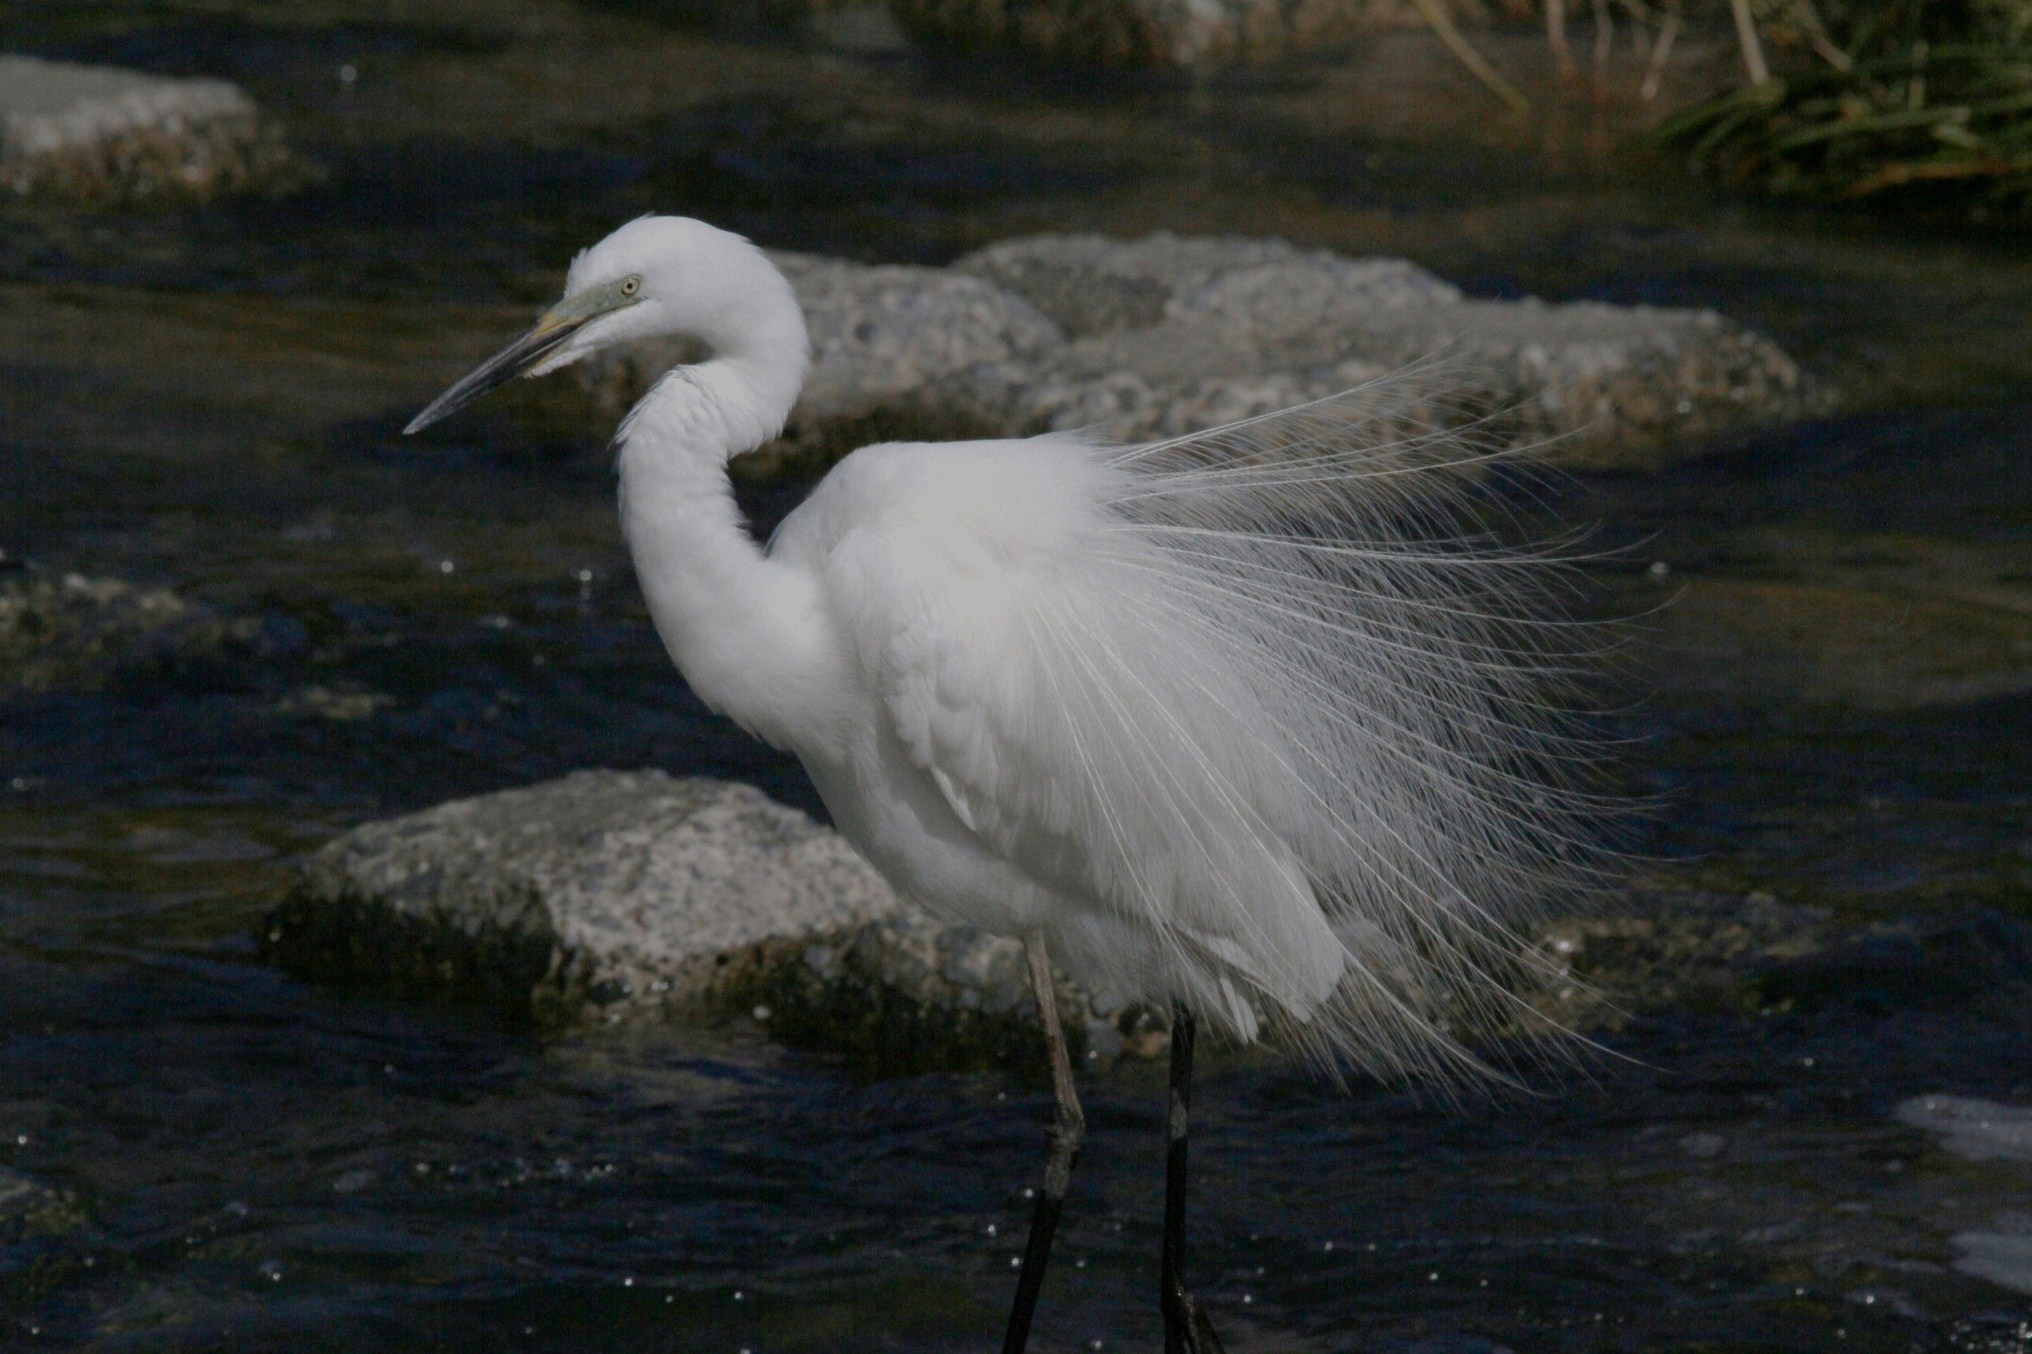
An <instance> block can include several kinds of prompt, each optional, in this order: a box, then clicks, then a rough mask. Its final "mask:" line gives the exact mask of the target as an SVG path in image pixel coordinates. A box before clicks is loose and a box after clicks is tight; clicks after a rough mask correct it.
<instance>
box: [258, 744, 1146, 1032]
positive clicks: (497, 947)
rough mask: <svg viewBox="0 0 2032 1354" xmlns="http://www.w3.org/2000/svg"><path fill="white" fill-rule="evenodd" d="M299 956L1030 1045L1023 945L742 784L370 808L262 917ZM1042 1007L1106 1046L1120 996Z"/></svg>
mask: <svg viewBox="0 0 2032 1354" xmlns="http://www.w3.org/2000/svg"><path fill="white" fill-rule="evenodd" d="M264 944H265V949H266V952H267V953H268V954H269V955H270V956H271V957H272V958H273V959H275V960H276V961H278V962H280V963H281V964H282V965H283V966H284V967H286V968H288V969H290V970H291V971H293V972H296V973H298V974H300V975H303V976H306V977H310V978H313V979H318V980H324V981H336V982H343V983H347V984H352V985H357V986H365V987H369V988H372V989H376V990H382V991H388V992H393V993H399V994H402V995H407V996H417V997H423V998H431V999H441V1000H443V999H449V1000H454V1001H463V1002H467V1003H477V1004H479V1005H482V1006H485V1007H487V1008H489V1009H491V1010H493V1011H494V1012H496V1013H497V1014H499V1015H501V1016H504V1017H506V1018H508V1019H511V1020H517V1021H535V1022H537V1023H540V1024H545V1025H553V1026H557V1025H569V1024H574V1023H582V1022H588V1021H593V1022H599V1021H604V1022H608V1023H619V1022H621V1021H624V1020H631V1021H632V1020H642V1019H659V1018H670V1017H674V1018H685V1017H693V1018H697V1017H704V1018H712V1017H719V1016H727V1015H737V1014H738V1015H746V1016H749V1017H751V1018H753V1019H755V1020H757V1021H758V1022H760V1023H761V1024H763V1025H765V1026H766V1027H767V1028H769V1029H770V1030H771V1031H772V1032H773V1033H775V1034H776V1035H777V1036H778V1037H780V1038H783V1039H785V1040H786V1041H788V1042H792V1043H796V1044H800V1045H805V1046H811V1047H819V1048H824V1049H828V1050H831V1051H834V1052H838V1053H842V1054H845V1055H846V1056H848V1057H849V1058H850V1059H852V1060H854V1061H857V1062H859V1063H861V1064H863V1065H865V1066H867V1067H869V1068H897V1067H912V1068H918V1067H928V1066H959V1065H968V1064H973V1063H984V1062H1001V1061H1008V1060H1012V1059H1028V1058H1032V1057H1034V1056H1035V1054H1036V1048H1037V1040H1038V1038H1039V1035H1038V1034H1037V1027H1036V1022H1035V1017H1034V1012H1033V1009H1032V1002H1031V999H1030V993H1029V986H1028V979H1027V976H1026V969H1025V967H1024V962H1023V954H1022V947H1021V946H1020V945H1019V944H1017V943H1016V942H1015V941H1012V940H1008V939H1005V938H1002V937H997V936H988V935H984V934H981V933H979V932H977V931H974V930H972V929H971V928H968V927H961V926H948V925H944V924H941V923H939V922H936V921H933V920H932V919H930V918H928V917H925V916H923V915H921V914H920V913H918V912H917V911H916V910H914V909H912V908H909V907H907V906H905V905H904V904H903V903H901V902H899V901H898V900H897V898H896V897H895V895H894V894H893V893H892V892H891V891H890V889H889V887H888V885H887V884H886V883H884V881H883V880H882V878H881V876H880V875H878V874H876V873H875V871H874V870H873V868H872V867H870V866H869V865H868V864H867V863H866V862H865V861H863V860H862V859H861V857H860V856H859V854H857V853H856V852H855V851H854V849H853V848H852V847H851V846H849V845H848V844H847V842H846V841H845V839H844V838H842V837H840V836H839V835H838V834H837V833H834V832H832V831H830V830H829V829H827V828H824V827H821V826H819V825H818V824H816V823H814V822H812V821H811V820H810V819H809V818H807V817H805V816H804V815H803V814H801V813H798V812H797V811H796V810H794V809H790V808H786V807H784V806H783V805H781V804H777V803H775V802H774V801H772V800H770V799H769V798H767V797H766V796H765V795H763V794H762V793H761V791H759V790H756V789H753V788H751V787H749V786H745V785H733V784H727V783H724V782H719V781H712V780H703V779H682V780H680V779H673V778H671V777H669V776H666V775H664V774H662V773H661V772H656V771H640V772H619V771H582V772H578V773H576V774H574V775H571V776H568V777H566V778H564V779H562V780H558V781H552V782H549V783H546V784H543V785H537V786H531V787H529V788H527V789H520V790H507V791H502V792H500V793H498V794H491V795H483V796H480V797H478V798H475V799H463V800H456V801H453V802H451V803H447V804H441V805H438V806H437V807H435V808H432V809H427V810H425V811H423V812H421V813H416V814H411V815H409V816H407V817H403V818H396V819H392V820H389V821H386V822H379V823H369V824H367V825H365V826H363V827H360V828H356V829H354V830H353V831H352V832H349V833H347V834H346V835H345V836H343V837H341V838H339V839H338V840H336V841H334V842H332V843H330V844H329V845H327V846H326V847H325V848H324V849H322V850H321V851H319V852H318V853H317V854H316V855H314V856H313V857H312V858H311V859H310V861H309V862H308V864H307V865H306V866H305V868H304V871H303V875H302V878H301V881H300V883H299V884H298V886H297V887H296V889H295V890H294V891H293V892H292V894H291V895H290V897H289V898H288V899H286V900H285V901H284V902H283V904H282V905H281V906H280V907H278V908H277V909H276V911H275V912H274V913H273V914H272V915H271V916H270V918H269V919H268V925H267V930H266V933H265V940H264ZM1061 1006H1062V1007H1063V1008H1064V1009H1065V1010H1066V1011H1067V1014H1068V1016H1069V1017H1070V1016H1071V1015H1072V1013H1073V1012H1079V1017H1078V1018H1077V1019H1070V1022H1069V1023H1070V1024H1071V1025H1072V1026H1073V1028H1074V1030H1075V1031H1076V1032H1078V1031H1081V1030H1085V1029H1086V1028H1087V1027H1088V1026H1089V1024H1091V1025H1092V1026H1093V1030H1092V1034H1093V1038H1092V1039H1091V1040H1090V1041H1089V1042H1090V1043H1091V1044H1092V1045H1093V1046H1094V1047H1095V1048H1096V1049H1097V1050H1099V1051H1103V1052H1106V1053H1108V1054H1110V1055H1111V1054H1112V1053H1113V1052H1115V1051H1118V1049H1119V1047H1120V1046H1121V1044H1122V1042H1123V1038H1124V1033H1125V1032H1126V1035H1127V1036H1130V1037H1133V1036H1136V1035H1137V1034H1139V1033H1140V1032H1141V1030H1140V1027H1139V1025H1138V1023H1137V1022H1138V1019H1139V1017H1138V1014H1137V1013H1134V1012H1110V1013H1107V1015H1108V1017H1110V1018H1109V1019H1103V1018H1102V1017H1101V1016H1100V1015H1098V1014H1097V1013H1095V1012H1093V1011H1092V1010H1090V1009H1087V1008H1086V1004H1085V1003H1084V1000H1083V999H1082V998H1080V997H1079V996H1078V994H1076V993H1074V992H1072V991H1070V990H1069V989H1068V990H1067V991H1065V992H1063V993H1062V994H1061Z"/></svg>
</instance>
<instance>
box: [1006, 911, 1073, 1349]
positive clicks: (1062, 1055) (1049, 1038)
mask: <svg viewBox="0 0 2032 1354" xmlns="http://www.w3.org/2000/svg"><path fill="white" fill-rule="evenodd" d="M1023 953H1024V956H1025V957H1026V958H1028V959H1029V961H1030V987H1031V990H1032V991H1034V992H1035V993H1036V994H1037V1018H1038V1019H1039V1020H1040V1021H1042V1022H1043V1024H1044V1043H1045V1049H1046V1051H1047V1052H1048V1053H1049V1054H1050V1057H1051V1096H1052V1100H1053V1102H1054V1105H1055V1109H1054V1110H1053V1113H1052V1119H1051V1127H1050V1128H1049V1129H1047V1130H1046V1131H1045V1140H1046V1141H1047V1142H1048V1143H1049V1144H1050V1151H1049V1153H1048V1155H1046V1157H1045V1159H1044V1187H1043V1188H1042V1189H1040V1190H1039V1191H1038V1192H1037V1207H1036V1209H1035V1210H1034V1211H1033V1212H1032V1213H1031V1215H1030V1240H1029V1241H1028V1242H1026V1243H1025V1244H1024V1247H1023V1270H1022V1272H1021V1274H1020V1275H1018V1277H1017V1279H1016V1301H1015V1304H1014V1305H1013V1306H1012V1307H1011V1308H1010V1309H1009V1329H1008V1332H1007V1334H1005V1335H1004V1336H1003V1337H1002V1354H1023V1347H1024V1346H1025V1345H1026V1344H1028V1343H1029V1340H1030V1318H1031V1316H1032V1314H1033V1313H1034V1312H1035V1311H1036V1309H1037V1292H1038V1290H1039V1289H1040V1288H1042V1287H1043V1286H1044V1267H1045V1265H1046V1263H1047V1262H1049V1261H1050V1259H1051V1238H1052V1235H1053V1234H1054V1233H1056V1232H1057V1231H1058V1215H1059V1212H1060V1210H1061V1209H1063V1208H1064V1206H1065V1190H1066V1186H1067V1185H1068V1184H1070V1183H1071V1181H1072V1168H1073V1163H1074V1162H1076V1161H1078V1160H1079V1149H1080V1143H1081V1141H1082V1140H1083V1139H1085V1137H1086V1135H1087V1117H1086V1114H1085V1112H1084V1111H1082V1110H1081V1109H1080V1102H1079V1093H1078V1092H1077V1091H1075V1090H1074V1089H1073V1084H1072V1055H1071V1054H1070V1053H1068V1052H1067V1051H1066V1047H1065V1031H1064V1030H1063V1029H1062V1028H1061V1027H1060V1026H1059V1023H1058V998H1057V997H1056V996H1055V995H1054V993H1053V990H1052V985H1051V957H1050V956H1049V955H1048V954H1046V953H1045V950H1044V937H1043V935H1042V934H1040V933H1039V932H1036V931H1032V932H1031V933H1030V934H1029V935H1027V936H1025V937H1024V938H1023Z"/></svg>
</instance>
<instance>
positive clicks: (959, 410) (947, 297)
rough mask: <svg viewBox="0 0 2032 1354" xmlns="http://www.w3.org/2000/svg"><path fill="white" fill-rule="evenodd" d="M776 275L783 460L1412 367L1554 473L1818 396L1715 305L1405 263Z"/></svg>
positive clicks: (1167, 255)
mask: <svg viewBox="0 0 2032 1354" xmlns="http://www.w3.org/2000/svg"><path fill="white" fill-rule="evenodd" d="M777 261H778V262H779V264H781V265H782V266H783V267H784V269H785V271H786V272H787V273H788V274H789V276H790V278H791V280H792V282H793V284H794V285H795V286H796V288H797V291H798V296H799V299H800V300H801V301H802V302H803V303H804V306H805V311H806V316H807V319H808V321H809V324H810V329H811V335H812V346H813V354H814V364H813V367H812V372H811V378H810V381H809V383H808V385H807V387H806V390H805V393H804V397H803V399H802V400H801V401H800V403H799V405H798V408H797V410H796V412H795V413H794V414H793V415H792V418H791V427H790V429H789V430H788V432H787V434H786V440H785V443H784V444H782V445H781V446H779V447H778V448H777V452H778V454H780V453H781V452H782V451H783V450H784V448H786V447H787V448H790V449H793V450H797V449H806V450H809V449H813V448H823V449H824V450H826V451H828V452H830V453H832V454H837V453H838V452H840V451H844V450H849V449H851V447H852V446H854V445H859V444H860V443H862V442H867V441H875V440H881V439H883V438H886V437H927V438H944V437H962V436H1005V437H1007V436H1023V435H1027V434H1031V433H1038V432H1044V431H1047V430H1052V429H1071V428H1084V429H1090V430H1092V431H1094V432H1095V433H1097V434H1099V435H1101V436H1104V437H1109V438H1113V439H1117V440H1121V441H1138V440H1142V439H1146V438H1151V437H1160V436H1170V435H1174V434H1178V433H1185V432H1192V431H1197V430H1199V429H1203V428H1209V427H1214V426H1218V425H1220V424H1222V423H1226V422H1230V421H1232V420H1235V419H1240V418H1246V417H1249V416H1251V415H1254V414H1260V413H1267V412H1271V411H1273V410H1276V409H1281V408H1285V407H1288V406H1290V405H1293V404H1298V403H1301V402H1303V401H1306V400H1311V399H1318V398H1321V397H1324V396H1327V395H1333V394H1338V393H1340V392H1342V391H1345V390H1347V389H1349V388H1350V387H1353V386H1357V385H1361V384H1363V383H1365V382H1369V381H1374V380H1377V379H1378V378H1380V377H1383V376H1387V375H1389V374H1391V373H1393V372H1396V371H1399V370H1401V369H1403V368H1406V367H1414V368H1416V374H1415V377H1414V378H1413V381H1414V383H1415V384H1416V385H1417V386H1418V387H1419V388H1420V389H1421V390H1422V391H1424V392H1425V393H1426V395H1425V397H1424V403H1425V404H1427V405H1428V406H1429V407H1430V409H1431V410H1432V411H1435V416H1437V417H1440V418H1442V419H1448V420H1455V421H1459V422H1467V421H1476V422H1477V424H1478V426H1479V427H1480V428H1481V429H1482V430H1483V431H1485V432H1486V431H1489V430H1492V429H1493V430H1494V431H1496V432H1497V434H1498V435H1499V436H1501V437H1503V438H1505V439H1507V440H1508V441H1510V442H1512V443H1514V444H1519V445H1531V446H1534V447H1538V448H1540V453H1539V454H1541V455H1542V456H1543V457H1544V459H1546V460H1547V461H1549V462H1552V463H1555V464H1561V465H1567V466H1573V467H1581V468H1623V469H1644V468H1650V467H1654V466H1657V465H1661V464H1664V463H1666V462H1668V461H1671V460H1673V459H1676V458H1678V457H1682V456H1684V455H1687V454H1690V453H1691V452H1693V451H1696V450H1698V449H1699V448H1700V447H1701V446H1703V445H1705V444H1707V443H1710V442H1711V441H1712V440H1713V439H1714V438H1715V437H1716V436H1717V435H1719V434H1722V433H1725V432H1729V431H1732V430H1735V429H1739V428H1742V427H1745V426H1748V425H1751V424H1755V423H1759V422H1766V421H1771V420H1776V419H1782V418H1786V417H1789V416H1792V415H1794V414H1797V413H1799V412H1802V411H1804V410H1805V409H1807V408H1808V407H1809V406H1811V405H1812V404H1813V403H1814V399H1813V397H1812V396H1811V394H1810V392H1808V391H1807V390H1806V389H1805V387H1804V383H1803V382H1802V379H1801V376H1800V372H1799V369H1798V368H1797V366H1796V365H1795V364H1794V363H1793V362H1792V361H1791V359H1790V358H1788V357H1787V356H1786V355H1785V353H1784V352H1783V351H1781V350H1780V349H1779V348H1778V347H1777V346H1776V345H1775V344H1773V343H1772V342H1770V340H1768V339H1765V338H1763V337H1761V336H1759V335H1757V334H1754V333H1752V332H1750V331H1748V330H1745V329H1743V328H1741V327H1740V326H1738V325H1735V324H1733V323H1731V322H1730V321H1728V320H1726V319H1723V318H1722V317H1721V316H1719V315H1716V314H1713V313H1711V312H1707V311H1689V310H1663V309H1654V308H1650V307H1641V306H1639V307H1626V306H1611V305H1604V304H1601V303H1597V302H1577V303H1572V304H1565V305H1554V304H1547V303H1544V302H1540V301H1535V300H1525V301H1486V300H1472V299H1469V298H1467V297H1464V296H1463V295H1462V294H1461V292H1460V290H1459V289H1458V288H1456V287H1454V286H1452V285H1451V284H1449V283H1447V282H1445V281H1443V280H1441V279H1440V278H1437V277H1435V276H1433V275H1432V274H1431V273H1429V272H1427V271H1425V270H1424V269H1422V268H1419V267H1418V266H1416V265H1415V264H1412V263H1410V262H1407V261H1406V260H1403V259H1392V258H1370V259H1353V258H1346V257H1343V256H1341V255H1338V254H1335V253H1332V252H1331V251H1328V250H1320V249H1302V248H1299V247H1298V246H1295V245H1292V244H1290V243H1287V242H1286V241H1283V240H1276V239H1247V238H1226V237H1203V238H1191V237H1181V236H1175V235H1168V234H1159V235H1153V236H1148V237H1146V238H1144V239H1140V240H1115V239H1109V238H1107V237H1104V236H1098V235H1039V236H1030V237H1025V238H1022V239H1015V240H1008V241H1004V242H1002V243H1000V244H996V245H993V246H990V247H989V248H987V249H983V250H980V251H978V252H976V253H974V254H971V255H968V256H967V257H965V258H962V259H960V260H959V261H958V262H956V263H955V264H954V265H953V266H952V267H951V268H947V269H939V268H904V267H869V266H865V265H861V264H855V263H849V262H845V261H842V260H837V259H817V258H813V257H811V256H808V255H778V256H777ZM696 356H697V353H696V352H695V351H693V350H690V349H687V348H686V347H685V346H684V345H683V344H681V343H676V342H660V343H647V344H639V345H635V346H634V347H632V348H624V349H620V350H616V351H613V352H611V353H608V354H603V355H601V356H598V357H595V358H594V359H592V360H590V361H588V362H587V363H585V364H583V366H582V369H581V380H582V381H583V382H584V383H585V384H586V385H587V387H588V388H589V389H591V390H592V391H593V392H594V393H595V394H596V395H597V396H598V398H599V399H600V401H601V402H602V403H603V404H604V405H605V406H607V408H608V409H609V412H610V413H614V414H618V413H619V412H620V411H621V410H622V409H623V408H625V407H626V405H627V404H629V403H631V402H632V401H633V400H635V399H636V398H638V397H639V396H640V395H641V394H642V393H643V392H644V391H645V390H647V389H648V387H649V385H650V384H651V383H652V382H653V381H654V380H655V378H656V377H658V376H660V375H661V374H662V373H663V372H664V371H666V370H668V369H669V367H670V366H671V365H673V364H674V363H676V362H679V361H683V360H690V359H693V358H695V357H696ZM1402 388H1403V387H1402V383H1400V385H1399V389H1400V391H1401V389H1402ZM1492 416H1493V417H1494V419H1495V422H1493V423H1491V422H1488V421H1487V420H1489V419H1490V418H1491V417H1492ZM1441 426H1447V425H1446V424H1445V423H1442V425H1441Z"/></svg>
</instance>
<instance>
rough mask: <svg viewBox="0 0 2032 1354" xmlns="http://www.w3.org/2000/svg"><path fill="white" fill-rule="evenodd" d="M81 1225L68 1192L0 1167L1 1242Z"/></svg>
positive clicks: (82, 1215)
mask: <svg viewBox="0 0 2032 1354" xmlns="http://www.w3.org/2000/svg"><path fill="white" fill-rule="evenodd" d="M83 1225H84V1214H83V1213H82V1212H80V1211H79V1209H78V1206H77V1201H76V1200H74V1199H72V1198H71V1197H70V1196H69V1195H67V1194H65V1193H64V1192H63V1191H61V1190H55V1189H51V1188H50V1187H49V1186H47V1185H44V1184H42V1183H41V1182H39V1181H37V1180H34V1179H32V1178H30V1177H29V1176H26V1175H23V1174H22V1173H21V1172H19V1171H13V1170H9V1169H8V1168H6V1167H5V1166H0V1241H7V1242H14V1241H21V1240H23V1239H25V1238H29V1237H35V1236H47V1235H51V1234H55V1233H62V1232H68V1231H72V1230H74V1229H76V1228H78V1227H81V1226H83Z"/></svg>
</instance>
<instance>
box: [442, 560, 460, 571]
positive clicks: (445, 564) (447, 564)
mask: <svg viewBox="0 0 2032 1354" xmlns="http://www.w3.org/2000/svg"><path fill="white" fill-rule="evenodd" d="M458 567H459V566H458V565H456V564H454V563H452V562H451V561H450V560H448V559H441V560H439V561H438V562H437V571H438V572H439V573H441V574H448V573H450V572H451V571H452V570H454V569H456V568H458Z"/></svg>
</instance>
